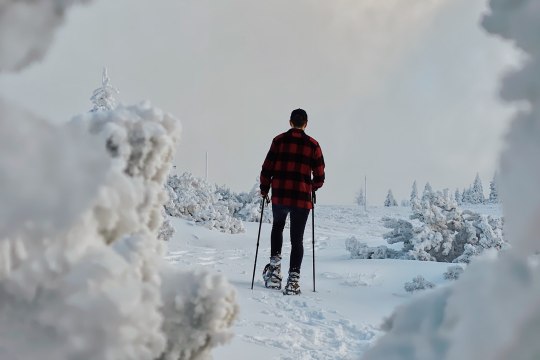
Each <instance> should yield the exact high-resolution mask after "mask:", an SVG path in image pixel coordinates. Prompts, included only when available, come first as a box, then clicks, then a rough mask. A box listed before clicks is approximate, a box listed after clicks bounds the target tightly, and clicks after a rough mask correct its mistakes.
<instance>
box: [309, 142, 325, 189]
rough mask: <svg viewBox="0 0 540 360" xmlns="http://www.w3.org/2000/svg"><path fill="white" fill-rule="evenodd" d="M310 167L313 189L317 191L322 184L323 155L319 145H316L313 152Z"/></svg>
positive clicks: (323, 175)
mask: <svg viewBox="0 0 540 360" xmlns="http://www.w3.org/2000/svg"><path fill="white" fill-rule="evenodd" d="M311 168H312V170H313V184H312V186H313V191H317V190H318V189H319V188H321V187H322V186H323V184H324V179H325V174H324V157H323V153H322V150H321V147H320V146H319V145H317V147H316V149H315V152H314V153H313V159H312V164H311Z"/></svg>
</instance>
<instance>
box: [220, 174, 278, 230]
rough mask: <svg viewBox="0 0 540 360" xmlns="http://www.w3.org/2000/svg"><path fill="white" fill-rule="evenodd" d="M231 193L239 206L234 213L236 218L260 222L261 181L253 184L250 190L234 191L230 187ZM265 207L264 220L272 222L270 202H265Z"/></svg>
mask: <svg viewBox="0 0 540 360" xmlns="http://www.w3.org/2000/svg"><path fill="white" fill-rule="evenodd" d="M226 190H227V191H228V192H229V193H231V195H230V196H231V197H234V200H235V201H236V202H237V204H238V206H237V208H236V210H235V212H234V213H233V214H232V216H234V217H235V218H238V219H240V220H242V221H247V222H259V221H261V206H262V205H263V204H262V197H261V195H260V190H259V182H258V180H257V182H256V183H255V185H253V188H252V189H251V191H250V192H247V193H246V192H241V193H238V194H236V193H233V192H231V191H230V190H229V189H226ZM264 206H265V209H264V212H263V222H266V223H271V222H272V209H271V208H269V207H268V204H267V203H266V202H265V204H264Z"/></svg>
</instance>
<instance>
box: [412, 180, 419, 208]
mask: <svg viewBox="0 0 540 360" xmlns="http://www.w3.org/2000/svg"><path fill="white" fill-rule="evenodd" d="M415 200H418V187H417V186H416V180H414V182H413V184H412V190H411V203H412V202H413V201H415Z"/></svg>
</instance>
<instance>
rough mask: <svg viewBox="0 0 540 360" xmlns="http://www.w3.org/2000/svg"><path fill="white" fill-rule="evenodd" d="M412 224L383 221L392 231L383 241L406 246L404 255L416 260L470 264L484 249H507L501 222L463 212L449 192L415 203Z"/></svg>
mask: <svg viewBox="0 0 540 360" xmlns="http://www.w3.org/2000/svg"><path fill="white" fill-rule="evenodd" d="M411 220H412V221H411V222H409V221H406V220H397V219H384V222H385V226H386V227H388V228H390V229H392V231H390V232H389V233H387V234H385V235H384V238H385V239H386V240H387V241H388V243H390V244H394V243H397V242H403V251H406V252H407V253H408V254H409V255H410V256H411V257H412V258H414V259H417V260H427V261H441V262H464V263H468V262H470V260H471V258H472V257H474V256H477V255H479V254H481V253H482V252H483V251H484V250H485V249H491V248H495V249H498V250H500V249H503V248H505V247H506V246H507V245H506V243H505V241H504V239H503V221H502V219H500V218H493V217H491V216H485V215H480V214H477V213H474V212H472V211H468V210H465V211H462V210H461V209H460V208H459V207H458V206H457V203H456V201H455V198H454V197H453V196H452V195H451V194H450V192H449V191H448V190H445V191H443V192H440V191H438V192H434V193H431V194H430V196H426V197H424V200H421V201H414V202H413V203H412V215H411Z"/></svg>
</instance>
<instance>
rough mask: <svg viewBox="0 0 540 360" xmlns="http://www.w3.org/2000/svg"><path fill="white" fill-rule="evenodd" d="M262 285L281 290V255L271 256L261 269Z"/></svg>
mask: <svg viewBox="0 0 540 360" xmlns="http://www.w3.org/2000/svg"><path fill="white" fill-rule="evenodd" d="M263 279H264V286H265V287H267V288H268V289H277V290H281V280H282V279H283V276H282V275H281V257H278V256H273V257H272V258H270V263H269V264H266V266H265V267H264V270H263Z"/></svg>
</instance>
